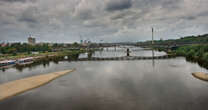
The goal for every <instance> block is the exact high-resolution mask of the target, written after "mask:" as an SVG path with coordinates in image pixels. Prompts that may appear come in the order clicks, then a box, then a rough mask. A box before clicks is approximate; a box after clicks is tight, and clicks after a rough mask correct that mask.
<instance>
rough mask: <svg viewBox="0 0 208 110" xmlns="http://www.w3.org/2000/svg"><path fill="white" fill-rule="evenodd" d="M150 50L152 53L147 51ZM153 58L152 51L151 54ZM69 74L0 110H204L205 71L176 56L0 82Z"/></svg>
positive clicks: (11, 76)
mask: <svg viewBox="0 0 208 110" xmlns="http://www.w3.org/2000/svg"><path fill="white" fill-rule="evenodd" d="M150 51H151V50H150ZM151 55H154V51H151ZM71 68H77V70H76V71H75V72H73V73H70V74H68V75H66V76H64V77H61V78H59V79H56V80H54V81H53V82H51V83H49V84H47V85H45V86H42V87H40V88H37V89H34V90H31V91H28V92H26V93H23V94H21V95H18V96H16V97H13V98H10V99H8V100H5V101H2V102H0V109H1V110H116V109H117V110H207V109H208V105H207V100H208V94H207V91H208V83H207V82H204V81H201V80H198V79H195V78H194V77H192V75H191V73H192V72H197V71H200V72H208V71H207V70H206V69H204V68H201V67H200V66H199V65H197V64H194V63H190V62H187V61H186V60H185V58H182V57H179V58H174V59H164V60H154V59H153V60H136V61H102V62H99V61H97V62H96V61H86V62H68V61H59V62H58V63H55V62H49V64H48V65H47V66H45V67H44V66H43V65H37V66H36V67H34V68H32V69H29V68H26V69H23V70H22V71H21V72H20V71H18V70H16V69H15V68H11V69H8V70H7V71H6V72H0V83H4V82H7V81H11V80H15V79H20V78H22V77H29V76H33V75H38V74H44V73H49V72H54V71H60V70H64V69H71Z"/></svg>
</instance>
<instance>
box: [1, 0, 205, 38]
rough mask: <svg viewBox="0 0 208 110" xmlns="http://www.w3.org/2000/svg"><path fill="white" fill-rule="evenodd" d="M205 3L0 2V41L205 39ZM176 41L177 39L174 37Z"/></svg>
mask: <svg viewBox="0 0 208 110" xmlns="http://www.w3.org/2000/svg"><path fill="white" fill-rule="evenodd" d="M207 5H208V1H207V0H0V33H1V37H0V40H5V41H7V40H8V41H26V38H27V35H29V34H34V36H36V37H37V38H39V41H45V40H47V41H52V42H54V41H55V42H56V41H57V40H58V41H57V42H74V41H79V40H80V39H79V34H82V36H83V38H85V39H97V41H99V39H106V41H109V42H111V41H119V42H122V41H125V40H126V39H127V40H128V39H129V40H130V39H131V40H134V41H136V40H147V39H149V38H151V27H155V29H156V31H157V32H156V34H157V36H158V38H161V37H162V38H164V39H165V38H177V37H178V35H177V34H180V35H181V36H183V35H190V34H203V33H206V32H207V27H208V21H207V19H208V7H207ZM174 36H175V37H174Z"/></svg>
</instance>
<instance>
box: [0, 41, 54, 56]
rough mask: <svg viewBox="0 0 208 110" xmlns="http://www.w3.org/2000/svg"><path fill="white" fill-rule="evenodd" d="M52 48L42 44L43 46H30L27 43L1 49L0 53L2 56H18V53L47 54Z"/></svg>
mask: <svg viewBox="0 0 208 110" xmlns="http://www.w3.org/2000/svg"><path fill="white" fill-rule="evenodd" d="M51 50H52V49H51V47H50V46H49V45H48V44H41V45H29V44H27V43H24V44H21V43H13V44H10V45H8V46H5V47H0V53H2V54H16V53H23V52H28V53H30V52H32V51H38V52H45V51H51Z"/></svg>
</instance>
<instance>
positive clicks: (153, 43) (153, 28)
mask: <svg viewBox="0 0 208 110" xmlns="http://www.w3.org/2000/svg"><path fill="white" fill-rule="evenodd" d="M153 45H154V28H153V27H152V46H153Z"/></svg>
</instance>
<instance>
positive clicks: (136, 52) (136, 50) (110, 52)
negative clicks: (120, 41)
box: [79, 46, 166, 58]
mask: <svg viewBox="0 0 208 110" xmlns="http://www.w3.org/2000/svg"><path fill="white" fill-rule="evenodd" d="M127 48H129V49H130V56H152V50H150V49H144V48H140V47H127V46H125V47H108V48H104V49H103V50H102V51H96V52H94V53H93V55H92V57H102V58H106V57H107V58H108V57H122V56H126V50H127ZM163 55H166V53H165V52H159V51H154V56H163ZM87 57H88V54H87V53H84V54H80V56H79V58H87Z"/></svg>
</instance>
